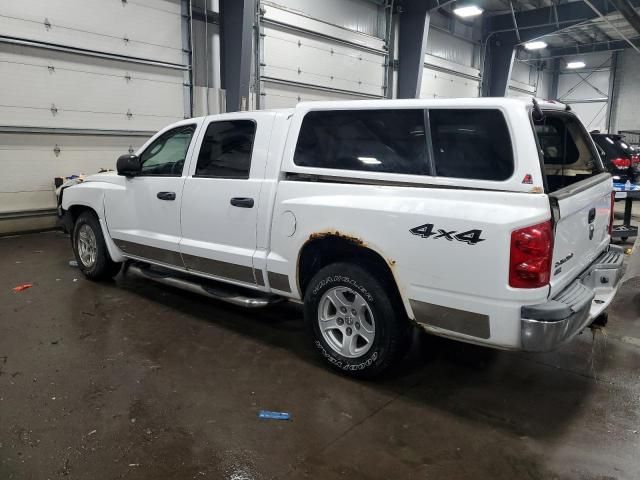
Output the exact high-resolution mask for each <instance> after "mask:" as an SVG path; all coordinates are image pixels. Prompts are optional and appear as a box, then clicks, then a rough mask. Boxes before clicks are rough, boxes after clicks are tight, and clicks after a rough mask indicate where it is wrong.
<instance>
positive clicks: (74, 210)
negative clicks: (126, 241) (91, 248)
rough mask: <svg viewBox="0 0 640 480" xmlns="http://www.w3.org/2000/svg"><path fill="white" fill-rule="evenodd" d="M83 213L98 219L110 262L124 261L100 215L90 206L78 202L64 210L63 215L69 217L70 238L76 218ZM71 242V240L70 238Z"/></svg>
mask: <svg viewBox="0 0 640 480" xmlns="http://www.w3.org/2000/svg"><path fill="white" fill-rule="evenodd" d="M84 212H91V213H93V214H94V215H95V216H96V218H97V219H98V223H99V224H100V228H101V230H102V236H103V238H104V242H105V244H106V246H107V251H108V253H109V256H110V257H111V260H112V261H114V262H122V261H124V260H125V258H124V256H123V255H122V251H121V250H120V249H119V248H118V247H117V246H116V244H115V243H114V242H113V239H112V238H111V235H110V234H109V229H108V228H107V222H106V221H105V220H104V218H102V217H101V216H100V213H99V212H98V211H97V210H96V208H95V207H94V206H92V205H89V204H86V203H80V202H78V203H74V204H72V205H69V206H68V208H67V209H66V210H65V214H68V215H69V216H70V225H71V228H70V231H69V233H70V234H71V236H72V237H73V231H74V226H75V223H76V221H77V220H78V217H80V215H82V214H83V213H84ZM72 241H73V238H72Z"/></svg>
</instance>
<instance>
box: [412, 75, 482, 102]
mask: <svg viewBox="0 0 640 480" xmlns="http://www.w3.org/2000/svg"><path fill="white" fill-rule="evenodd" d="M479 88H480V80H475V79H472V78H468V77H463V76H460V75H456V74H455V73H447V72H443V71H439V70H433V69H431V68H428V67H427V68H425V69H424V71H423V72H422V85H421V88H420V98H462V97H477V96H478V89H479Z"/></svg>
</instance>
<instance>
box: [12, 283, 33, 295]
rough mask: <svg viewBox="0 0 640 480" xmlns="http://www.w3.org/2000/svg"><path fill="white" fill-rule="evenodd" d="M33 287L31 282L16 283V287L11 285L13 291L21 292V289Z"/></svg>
mask: <svg viewBox="0 0 640 480" xmlns="http://www.w3.org/2000/svg"><path fill="white" fill-rule="evenodd" d="M31 287H33V284H32V283H23V284H22V285H18V286H17V287H13V291H14V292H16V293H17V292H21V291H23V290H26V289H27V288H31Z"/></svg>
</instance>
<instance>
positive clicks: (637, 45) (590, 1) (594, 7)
mask: <svg viewBox="0 0 640 480" xmlns="http://www.w3.org/2000/svg"><path fill="white" fill-rule="evenodd" d="M583 1H584V3H586V4H587V5H588V6H589V7H590V8H591V9H592V10H593V12H594V13H595V14H596V15H598V16H599V17H600V18H602V19H603V20H604V21H605V22H607V23H608V24H609V25H610V26H611V28H613V29H614V30H615V31H616V32H617V33H618V35H620V36H621V37H622V38H623V39H624V40H625V41H626V42H627V43H628V44H629V45H631V47H632V48H633V49H634V50H635V51H637V52H638V53H640V43H637V42H633V41H631V40H630V39H629V38H628V37H627V36H626V35H625V34H624V33H622V32H621V31H620V29H619V28H618V27H616V26H615V25H614V24H613V22H612V21H611V20H609V19H608V18H607V17H606V14H605V13H604V12H603V11H602V10H600V9H599V8H598V6H597V5H596V2H594V0H583ZM627 1H635V0H627ZM634 8H635V7H634Z"/></svg>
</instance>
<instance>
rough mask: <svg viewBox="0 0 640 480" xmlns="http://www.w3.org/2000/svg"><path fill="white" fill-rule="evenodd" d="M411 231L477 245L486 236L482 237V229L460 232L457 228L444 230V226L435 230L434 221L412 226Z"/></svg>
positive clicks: (420, 234) (421, 234) (416, 233)
mask: <svg viewBox="0 0 640 480" xmlns="http://www.w3.org/2000/svg"><path fill="white" fill-rule="evenodd" d="M409 231H410V232H411V233H413V234H414V235H418V236H419V237H422V238H431V237H433V238H435V239H437V238H444V239H446V240H449V241H450V242H451V241H453V240H457V241H459V242H463V243H466V244H468V245H475V244H477V243H480V242H484V241H485V239H484V238H480V235H482V230H477V229H474V230H467V231H466V232H462V233H458V232H457V231H456V230H449V231H447V230H443V229H442V228H439V229H437V230H434V225H433V223H425V224H424V225H420V226H419V227H415V228H412V229H411V230H409Z"/></svg>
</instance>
